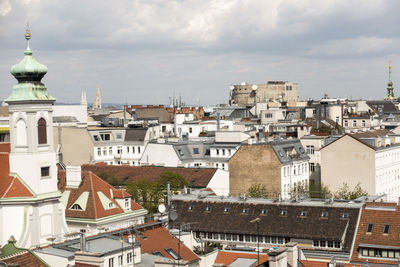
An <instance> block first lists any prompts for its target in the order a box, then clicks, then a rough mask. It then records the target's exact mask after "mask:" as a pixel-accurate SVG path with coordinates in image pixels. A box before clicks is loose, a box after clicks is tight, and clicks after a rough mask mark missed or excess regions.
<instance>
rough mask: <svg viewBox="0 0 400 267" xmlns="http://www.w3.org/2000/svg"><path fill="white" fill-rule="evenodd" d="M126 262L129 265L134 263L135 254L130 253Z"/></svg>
mask: <svg viewBox="0 0 400 267" xmlns="http://www.w3.org/2000/svg"><path fill="white" fill-rule="evenodd" d="M126 262H127V263H132V262H133V253H132V252H129V253H128V254H127V255H126Z"/></svg>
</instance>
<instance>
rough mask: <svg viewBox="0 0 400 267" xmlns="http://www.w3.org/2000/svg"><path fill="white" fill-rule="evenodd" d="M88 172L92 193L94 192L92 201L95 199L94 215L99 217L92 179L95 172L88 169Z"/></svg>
mask: <svg viewBox="0 0 400 267" xmlns="http://www.w3.org/2000/svg"><path fill="white" fill-rule="evenodd" d="M88 173H89V177H88V178H89V179H90V189H91V191H92V194H93V196H92V201H93V209H94V217H95V218H97V206H96V200H95V199H94V198H95V192H94V187H93V179H92V174H93V173H92V172H91V171H88Z"/></svg>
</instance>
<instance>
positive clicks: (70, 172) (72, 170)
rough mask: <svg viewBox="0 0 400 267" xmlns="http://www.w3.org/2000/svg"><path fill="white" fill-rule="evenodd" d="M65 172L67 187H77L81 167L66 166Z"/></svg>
mask: <svg viewBox="0 0 400 267" xmlns="http://www.w3.org/2000/svg"><path fill="white" fill-rule="evenodd" d="M66 170H67V175H66V180H67V181H66V182H67V187H79V185H80V183H81V181H82V176H81V166H67V167H66Z"/></svg>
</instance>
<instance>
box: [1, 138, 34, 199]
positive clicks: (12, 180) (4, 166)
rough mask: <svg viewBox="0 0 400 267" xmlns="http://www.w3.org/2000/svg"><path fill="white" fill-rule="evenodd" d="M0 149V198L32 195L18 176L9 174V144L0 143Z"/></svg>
mask: <svg viewBox="0 0 400 267" xmlns="http://www.w3.org/2000/svg"><path fill="white" fill-rule="evenodd" d="M0 150H1V151H2V152H0V198H11V197H32V196H33V193H32V192H31V191H30V190H29V189H28V188H27V187H26V186H25V185H24V184H23V183H22V181H21V180H20V179H19V178H18V177H14V176H10V164H9V150H10V144H9V143H0ZM7 151H8V152H7Z"/></svg>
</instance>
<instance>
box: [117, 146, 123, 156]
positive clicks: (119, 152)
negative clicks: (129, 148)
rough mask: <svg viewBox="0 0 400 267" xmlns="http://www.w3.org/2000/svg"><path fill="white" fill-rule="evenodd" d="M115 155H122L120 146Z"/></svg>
mask: <svg viewBox="0 0 400 267" xmlns="http://www.w3.org/2000/svg"><path fill="white" fill-rule="evenodd" d="M117 154H118V155H121V154H122V146H119V147H117Z"/></svg>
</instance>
